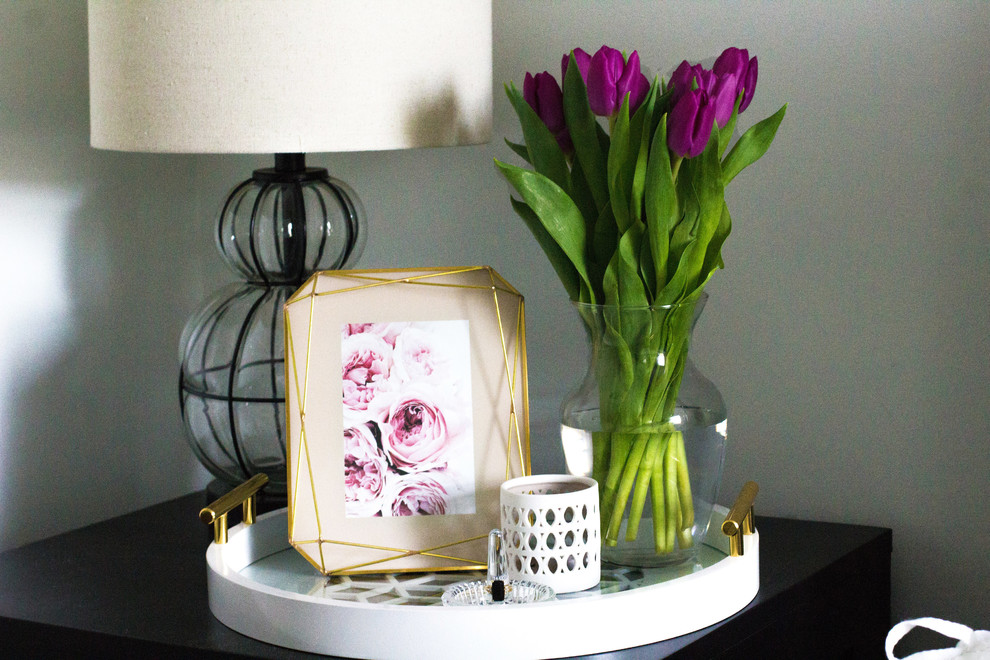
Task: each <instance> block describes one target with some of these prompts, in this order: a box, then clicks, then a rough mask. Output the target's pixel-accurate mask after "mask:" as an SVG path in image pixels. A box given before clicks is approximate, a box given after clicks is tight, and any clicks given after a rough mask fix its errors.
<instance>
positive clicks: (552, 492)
mask: <svg viewBox="0 0 990 660" xmlns="http://www.w3.org/2000/svg"><path fill="white" fill-rule="evenodd" d="M500 500H501V518H502V536H503V543H504V547H505V554H506V559H507V560H508V561H507V563H508V566H507V569H508V575H509V577H510V578H512V579H517V580H529V581H531V582H536V583H538V584H544V585H546V586H548V587H550V588H551V589H553V590H554V591H556V592H557V593H569V592H572V591H581V590H583V589H589V588H591V587H593V586H595V585H597V584H598V582H599V580H600V579H601V568H602V560H601V533H600V525H601V523H600V514H599V510H598V483H597V482H596V481H595V480H594V479H591V478H588V477H572V476H569V475H561V474H550V475H536V476H531V477H519V478H517V479H511V480H509V481H506V482H505V483H503V484H502V488H501V493H500Z"/></svg>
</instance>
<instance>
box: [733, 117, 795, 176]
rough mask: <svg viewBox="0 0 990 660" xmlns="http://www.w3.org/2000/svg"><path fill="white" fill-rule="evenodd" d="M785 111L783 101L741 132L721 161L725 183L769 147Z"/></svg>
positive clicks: (757, 158)
mask: <svg viewBox="0 0 990 660" xmlns="http://www.w3.org/2000/svg"><path fill="white" fill-rule="evenodd" d="M786 112H787V104H786V103H785V104H784V105H783V106H782V107H781V108H780V110H778V111H777V112H775V113H774V114H772V115H770V116H769V117H767V118H766V119H764V120H763V121H761V122H759V123H757V124H754V125H753V126H751V127H750V128H749V130H748V131H746V132H745V133H743V134H742V136H741V137H740V138H739V140H738V141H737V142H736V144H735V145H734V146H733V147H732V149H730V150H729V155H728V156H726V157H725V160H724V161H722V179H723V181H724V183H725V185H729V182H730V181H732V180H733V179H734V178H736V175H737V174H739V173H740V172H742V171H743V170H744V169H746V168H747V167H749V166H750V165H752V164H753V163H755V162H756V161H758V160H759V159H760V158H761V157H762V156H763V154H765V153H766V152H767V149H769V148H770V144H771V143H772V142H773V139H774V137H775V136H776V135H777V129H778V128H779V127H780V122H782V121H783V120H784V114H785V113H786Z"/></svg>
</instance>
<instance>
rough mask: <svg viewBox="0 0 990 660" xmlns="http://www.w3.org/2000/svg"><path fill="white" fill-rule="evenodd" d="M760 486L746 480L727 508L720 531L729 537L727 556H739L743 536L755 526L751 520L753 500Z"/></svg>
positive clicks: (753, 529)
mask: <svg viewBox="0 0 990 660" xmlns="http://www.w3.org/2000/svg"><path fill="white" fill-rule="evenodd" d="M759 492H760V487H759V486H758V485H757V484H756V482H755V481H747V482H746V483H745V485H743V487H742V490H741V491H739V497H737V498H736V503H735V504H733V505H732V508H731V509H729V515H727V516H726V517H725V522H724V523H722V533H723V534H725V535H726V536H728V537H729V556H730V557H741V556H742V554H743V537H744V536H749V535H750V534H752V533H753V532H754V531H756V527H755V525H754V522H753V502H755V501H756V494H757V493H759Z"/></svg>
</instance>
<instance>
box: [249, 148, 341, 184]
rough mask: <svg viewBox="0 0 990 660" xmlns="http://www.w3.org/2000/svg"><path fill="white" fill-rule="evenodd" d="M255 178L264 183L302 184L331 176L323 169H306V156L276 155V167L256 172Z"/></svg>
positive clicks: (254, 173)
mask: <svg viewBox="0 0 990 660" xmlns="http://www.w3.org/2000/svg"><path fill="white" fill-rule="evenodd" d="M253 176H254V179H255V180H256V181H262V182H264V183H295V182H299V183H301V182H303V181H314V180H316V179H326V178H327V177H328V176H329V174H328V173H327V171H326V169H324V168H322V167H306V154H275V167H265V168H262V169H259V170H255V171H254V172H253Z"/></svg>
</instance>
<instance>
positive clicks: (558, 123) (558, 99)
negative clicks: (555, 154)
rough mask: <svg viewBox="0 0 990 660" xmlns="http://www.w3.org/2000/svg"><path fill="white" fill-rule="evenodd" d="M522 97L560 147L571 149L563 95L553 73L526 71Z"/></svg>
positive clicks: (566, 150)
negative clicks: (565, 120)
mask: <svg viewBox="0 0 990 660" xmlns="http://www.w3.org/2000/svg"><path fill="white" fill-rule="evenodd" d="M523 99H524V100H525V101H526V103H528V104H529V107H531V108H533V111H534V112H535V113H536V116H537V117H539V118H540V119H541V120H543V123H544V124H546V126H547V128H548V129H550V132H551V133H553V136H554V137H555V138H556V139H557V144H558V145H560V148H561V149H562V150H564V151H565V152H569V151H571V150H573V148H574V145H573V143H572V142H571V135H570V133H569V132H568V130H567V124H566V123H565V122H564V95H563V94H562V93H561V91H560V85H558V84H557V81H556V79H554V77H553V75H552V74H550V73H549V72H547V71H544V72H543V73H538V74H536V75H535V76H534V75H533V74H531V73H527V74H526V78H525V79H524V80H523Z"/></svg>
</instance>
